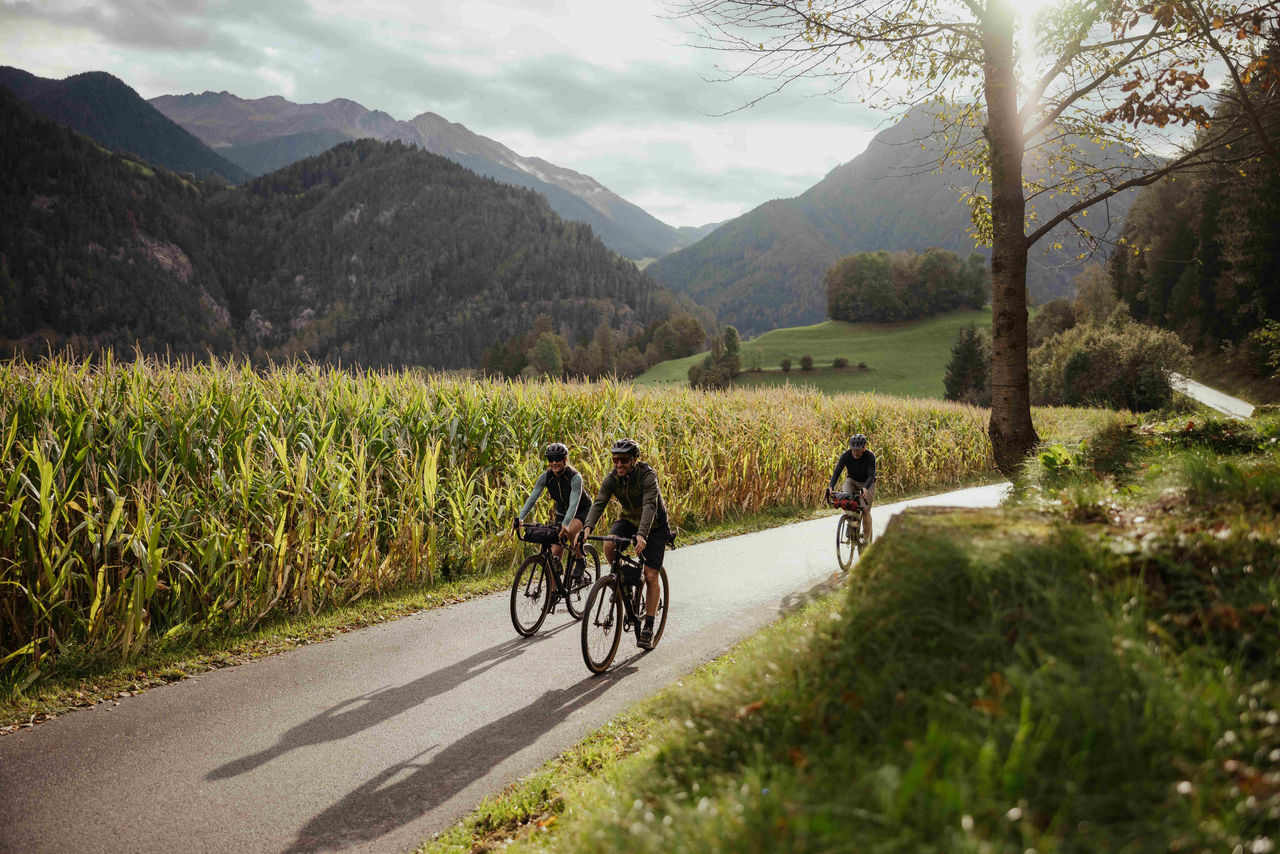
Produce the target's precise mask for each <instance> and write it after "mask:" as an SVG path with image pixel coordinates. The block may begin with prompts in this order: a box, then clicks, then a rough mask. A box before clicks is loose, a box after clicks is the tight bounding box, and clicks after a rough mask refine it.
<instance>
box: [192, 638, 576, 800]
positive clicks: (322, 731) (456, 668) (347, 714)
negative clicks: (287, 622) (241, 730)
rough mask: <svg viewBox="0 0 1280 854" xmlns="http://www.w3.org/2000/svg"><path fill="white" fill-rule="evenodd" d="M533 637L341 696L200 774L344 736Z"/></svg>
mask: <svg viewBox="0 0 1280 854" xmlns="http://www.w3.org/2000/svg"><path fill="white" fill-rule="evenodd" d="M569 625H574V624H569ZM557 631H559V629H554V630H552V631H551V632H544V633H542V634H541V635H539V636H538V637H539V638H545V637H547V636H549V635H551V634H554V633H555V632H557ZM537 639H538V638H513V639H511V640H509V641H504V642H503V643H500V644H498V645H497V646H493V647H490V648H489V649H486V650H483V651H482V652H478V653H476V654H475V655H472V656H470V657H469V658H466V659H463V660H462V661H459V662H458V663H457V664H452V665H450V666H449V667H445V668H442V669H440V670H436V671H433V672H431V673H428V674H426V675H425V676H421V677H419V678H418V679H415V680H413V681H412V682H407V683H405V684H404V685H398V686H394V687H385V688H379V689H378V690H376V691H371V692H369V693H368V694H361V695H360V696H358V697H352V698H351V699H349V700H343V701H342V702H341V703H339V704H338V705H336V706H334V707H332V708H330V709H326V710H324V711H323V712H321V713H320V714H318V715H316V716H315V717H313V718H311V719H309V720H307V721H304V722H302V723H300V724H298V725H297V726H295V727H293V728H292V729H290V730H289V731H288V732H286V733H284V734H283V735H281V736H280V739H279V740H278V741H277V742H276V743H275V744H273V745H272V746H271V747H268V748H267V749H266V750H260V751H258V752H257V753H253V754H250V755H249V756H244V757H241V758H240V759H236V760H235V761H233V762H228V763H227V764H225V765H222V766H220V767H218V768H215V769H213V770H212V771H210V772H209V773H208V774H206V775H205V779H206V780H226V779H228V778H231V777H236V776H239V775H240V774H244V773H246V772H249V771H252V770H254V769H255V768H258V767H259V766H261V765H265V764H266V763H268V762H270V761H271V760H273V759H276V758H277V757H280V756H283V755H285V754H286V753H288V752H289V751H291V750H297V749H299V748H302V747H307V746H309V745H313V744H323V743H324V742H327V741H337V740H338V739H342V738H349V737H350V736H353V735H355V734H357V733H359V732H363V731H364V730H366V729H369V728H370V727H374V726H377V725H378V724H380V723H382V722H383V721H387V720H390V719H391V718H394V717H395V716H396V715H399V714H401V713H403V712H407V711H408V710H409V709H412V708H414V707H415V706H418V705H420V704H421V703H423V702H424V701H426V700H428V699H430V698H431V697H434V696H436V695H438V694H443V693H445V692H446V691H451V690H453V689H454V688H457V687H458V686H459V685H462V684H463V683H464V682H466V681H468V680H470V679H472V678H474V677H476V676H479V675H480V674H481V673H484V672H485V671H486V670H489V669H491V668H493V667H497V666H498V665H500V664H503V663H505V662H507V661H510V660H511V659H513V658H515V657H517V656H519V655H523V654H524V653H525V651H527V650H529V649H531V648H532V644H531V641H536V640H537Z"/></svg>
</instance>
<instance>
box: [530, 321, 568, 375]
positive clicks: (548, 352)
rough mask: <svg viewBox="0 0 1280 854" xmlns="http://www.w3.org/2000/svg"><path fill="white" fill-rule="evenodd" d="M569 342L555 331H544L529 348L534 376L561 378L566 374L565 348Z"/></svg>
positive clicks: (531, 370) (531, 369)
mask: <svg viewBox="0 0 1280 854" xmlns="http://www.w3.org/2000/svg"><path fill="white" fill-rule="evenodd" d="M568 346H569V345H568V343H567V342H565V340H564V339H563V338H561V337H560V336H559V335H556V334H555V333H554V332H544V333H542V334H541V335H540V336H538V340H537V341H535V342H533V346H532V347H530V348H529V366H528V368H527V370H529V371H530V372H531V373H532V374H533V375H534V376H541V377H551V378H553V379H559V378H560V377H561V376H562V375H563V374H564V366H565V361H566V360H565V357H564V353H563V350H565V349H568Z"/></svg>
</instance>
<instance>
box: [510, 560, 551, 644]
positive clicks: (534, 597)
mask: <svg viewBox="0 0 1280 854" xmlns="http://www.w3.org/2000/svg"><path fill="white" fill-rule="evenodd" d="M550 590H551V585H550V584H549V583H548V579H547V568H546V566H544V565H543V563H542V556H541V555H529V556H528V557H527V558H525V559H524V563H522V564H520V568H519V569H517V570H516V580H515V581H514V582H512V584H511V625H513V626H515V627H516V631H517V632H519V633H520V634H521V635H523V636H524V637H529V635H531V634H533V633H534V632H536V631H537V630H538V628H539V627H540V626H541V625H542V621H543V620H545V619H546V618H547V607H548V606H549V605H550V601H551V595H550Z"/></svg>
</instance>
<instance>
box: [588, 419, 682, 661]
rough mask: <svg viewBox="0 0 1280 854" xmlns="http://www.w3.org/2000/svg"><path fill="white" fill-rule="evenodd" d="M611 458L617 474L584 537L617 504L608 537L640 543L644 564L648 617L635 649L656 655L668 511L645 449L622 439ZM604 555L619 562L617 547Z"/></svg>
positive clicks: (607, 480) (607, 482)
mask: <svg viewBox="0 0 1280 854" xmlns="http://www.w3.org/2000/svg"><path fill="white" fill-rule="evenodd" d="M609 453H610V454H612V455H613V471H611V472H609V473H608V474H607V475H605V476H604V480H602V481H601V482H600V492H599V494H598V495H596V500H595V501H594V502H592V504H591V511H590V513H588V514H587V521H586V524H585V526H584V527H583V536H587V535H589V534H590V533H591V530H592V529H593V528H594V527H595V525H596V522H598V521H600V515H601V514H602V513H604V509H605V507H607V506H608V505H609V499H610V498H617V499H618V504H619V506H620V507H621V508H622V514H621V517H620V518H619V519H618V521H616V522H614V523H613V527H611V528H610V529H609V533H610V534H611V535H612V536H615V537H635V542H636V553H637V554H638V555H640V557H641V558H642V559H643V560H644V580H645V585H646V587H647V592H646V594H645V602H646V607H645V611H646V613H645V615H644V623H643V624H642V625H641V627H640V633H639V635H638V636H637V637H636V643H637V644H638V645H639V646H640V648H641V649H652V648H653V617H654V614H656V613H657V610H658V597H659V595H660V592H659V583H658V570H659V569H660V568H661V567H662V559H663V555H664V554H665V552H666V550H667V544H668V543H669V542H670V541H671V526H670V525H669V524H668V521H667V505H666V503H665V502H664V501H663V500H662V490H661V489H660V488H659V487H658V475H657V473H656V472H655V471H654V470H653V467H652V466H650V465H649V464H648V463H642V462H640V461H639V457H640V446H639V445H637V444H636V442H635V440H634V439H619V440H618V441H616V442H614V443H613V447H611V448H610V449H609ZM604 555H605V559H606V560H608V561H609V563H610V564H612V563H613V562H614V560H615V559H616V555H617V546H616V545H615V544H614V543H605V544H604Z"/></svg>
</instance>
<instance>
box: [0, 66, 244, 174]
mask: <svg viewBox="0 0 1280 854" xmlns="http://www.w3.org/2000/svg"><path fill="white" fill-rule="evenodd" d="M0 86H4V87H5V88H7V89H9V90H10V91H11V92H13V93H14V94H15V95H17V96H18V97H19V98H21V99H22V100H24V101H26V102H27V103H28V104H30V105H31V107H32V108H34V109H35V110H36V112H38V113H41V114H42V115H45V116H48V117H49V118H51V119H53V120H54V121H56V122H58V123H59V124H62V125H66V126H67V127H69V128H73V129H74V130H78V131H80V132H81V133H83V134H85V135H86V136H90V137H93V138H94V139H96V140H97V141H98V142H100V143H102V144H103V145H104V146H106V147H107V148H109V149H111V150H113V151H125V152H129V153H131V154H134V155H136V156H138V157H141V158H142V159H143V160H146V161H147V162H149V163H158V164H161V165H163V166H165V167H167V168H168V169H171V170H172V171H174V172H178V173H182V172H190V173H191V174H193V175H195V176H197V177H200V178H205V177H215V178H219V179H221V180H223V181H226V182H227V183H230V184H242V183H244V182H245V181H247V180H248V179H249V173H247V172H246V171H245V170H244V169H242V168H240V167H239V166H237V165H235V164H234V163H232V162H231V161H229V160H227V159H225V158H223V157H221V156H220V155H218V154H217V153H216V152H214V151H213V150H212V149H210V148H209V147H208V146H206V145H205V144H204V143H202V142H201V141H200V140H198V139H196V138H195V137H194V136H192V135H191V134H190V133H188V132H187V131H185V130H183V129H182V128H180V127H178V126H177V125H175V124H174V123H173V122H171V121H169V120H168V119H167V118H165V116H163V115H161V114H160V112H159V111H157V110H156V109H155V108H154V107H152V106H151V105H150V104H148V103H147V102H146V101H145V100H143V99H142V97H141V96H140V95H138V93H137V92H135V91H134V90H133V89H131V88H129V86H128V85H126V84H125V83H124V82H123V81H121V80H120V79H119V78H117V77H113V76H112V75H110V74H107V73H106V72H103V71H89V72H86V73H84V74H77V75H75V76H73V77H68V78H66V79H65V80H50V79H48V78H45V77H37V76H35V75H34V74H29V73H27V72H26V71H23V70H22V69H20V68H12V67H9V66H3V67H0Z"/></svg>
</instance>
